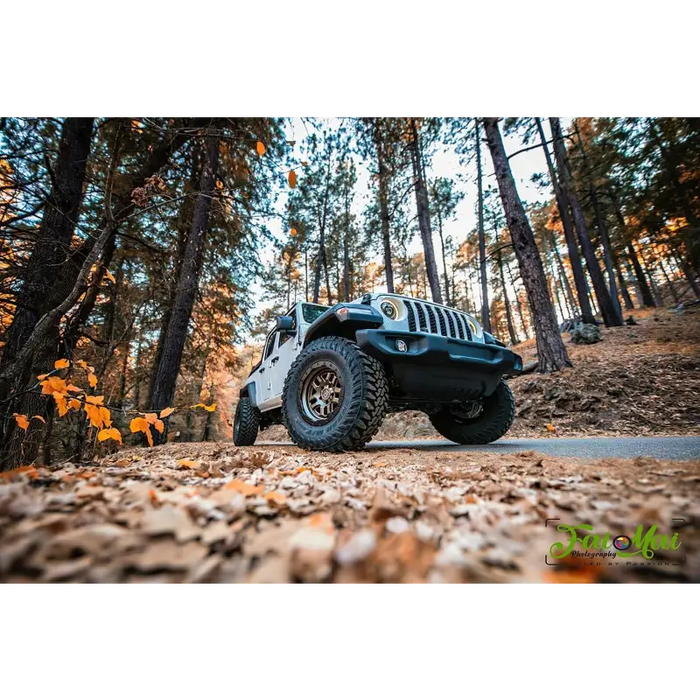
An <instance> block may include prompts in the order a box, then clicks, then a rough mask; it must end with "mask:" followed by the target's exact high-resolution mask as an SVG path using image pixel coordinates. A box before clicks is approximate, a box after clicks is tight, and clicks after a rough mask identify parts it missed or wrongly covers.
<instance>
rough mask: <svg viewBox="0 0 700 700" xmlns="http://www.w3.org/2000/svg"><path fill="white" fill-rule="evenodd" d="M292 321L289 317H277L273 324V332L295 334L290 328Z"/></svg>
mask: <svg viewBox="0 0 700 700" xmlns="http://www.w3.org/2000/svg"><path fill="white" fill-rule="evenodd" d="M293 325H294V319H293V318H292V317H291V316H278V317H277V323H276V324H275V332H279V331H284V332H285V333H289V334H290V335H295V334H296V329H294V328H292V326H293Z"/></svg>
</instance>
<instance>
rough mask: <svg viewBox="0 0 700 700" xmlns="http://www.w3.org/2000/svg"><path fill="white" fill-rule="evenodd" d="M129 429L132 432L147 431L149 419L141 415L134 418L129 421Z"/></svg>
mask: <svg viewBox="0 0 700 700" xmlns="http://www.w3.org/2000/svg"><path fill="white" fill-rule="evenodd" d="M129 430H131V432H132V433H145V432H146V431H147V430H148V421H147V420H146V419H145V418H141V416H139V417H138V418H134V419H132V421H131V423H129Z"/></svg>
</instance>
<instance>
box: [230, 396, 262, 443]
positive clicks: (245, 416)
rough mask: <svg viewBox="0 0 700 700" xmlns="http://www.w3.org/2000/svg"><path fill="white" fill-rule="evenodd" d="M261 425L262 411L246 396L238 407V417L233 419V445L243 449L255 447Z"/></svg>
mask: <svg viewBox="0 0 700 700" xmlns="http://www.w3.org/2000/svg"><path fill="white" fill-rule="evenodd" d="M259 425H260V411H259V410H258V409H257V408H256V407H255V406H253V404H252V403H251V402H250V399H249V398H248V397H247V396H244V397H243V398H242V399H241V400H240V401H239V402H238V406H236V416H235V417H234V419H233V444H234V445H239V446H241V447H243V446H245V445H254V444H255V438H257V437H258V426H259Z"/></svg>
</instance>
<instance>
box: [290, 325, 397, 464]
mask: <svg viewBox="0 0 700 700" xmlns="http://www.w3.org/2000/svg"><path fill="white" fill-rule="evenodd" d="M388 405H389V385H388V382H387V378H386V374H385V372H384V368H383V367H382V366H381V364H380V363H379V362H377V360H375V359H374V358H372V357H370V356H369V355H366V354H365V353H364V352H362V350H360V348H359V347H358V346H357V345H356V344H355V343H353V342H352V341H350V340H346V339H345V338H338V337H326V338H319V339H318V340H315V341H314V342H312V343H310V344H309V345H308V346H307V347H306V348H304V350H303V351H302V352H301V353H300V355H299V357H297V359H296V360H295V361H294V363H293V364H292V366H291V368H290V369H289V373H288V374H287V378H286V380H285V382H284V397H283V403H282V417H283V421H284V424H285V426H286V427H287V430H288V431H289V434H290V436H291V438H292V440H294V442H295V443H296V444H297V445H299V447H303V448H304V449H307V450H326V451H328V452H341V451H343V450H354V449H358V448H360V447H362V446H363V445H364V444H365V443H367V442H369V440H370V439H371V438H372V436H373V435H374V434H375V433H376V432H377V430H379V426H380V425H381V424H382V421H383V420H384V416H385V414H386V411H387V408H388Z"/></svg>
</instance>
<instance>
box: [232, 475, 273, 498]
mask: <svg viewBox="0 0 700 700" xmlns="http://www.w3.org/2000/svg"><path fill="white" fill-rule="evenodd" d="M224 488H225V489H231V490H232V491H236V492H237V493H240V494H243V495H244V496H257V495H259V494H261V493H262V492H263V491H264V490H265V488H264V487H263V486H253V485H252V484H246V483H245V481H241V480H240V479H234V480H233V481H229V483H228V484H226V485H225V486H224Z"/></svg>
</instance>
